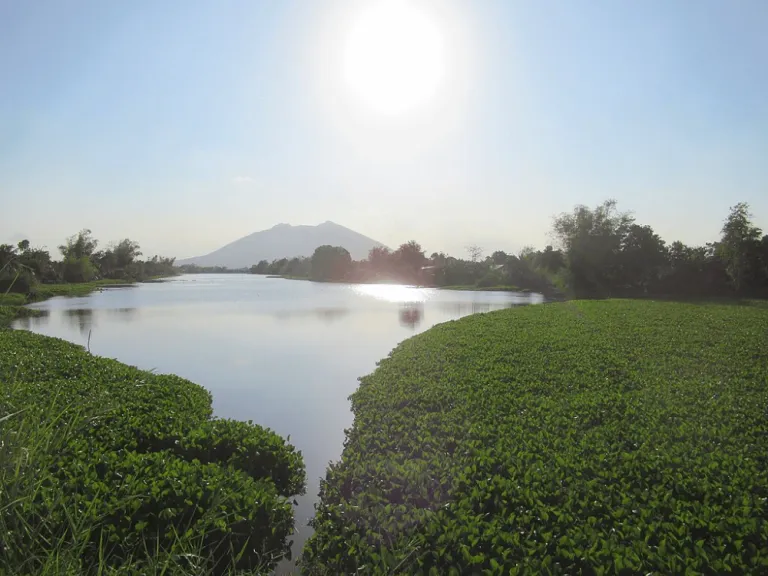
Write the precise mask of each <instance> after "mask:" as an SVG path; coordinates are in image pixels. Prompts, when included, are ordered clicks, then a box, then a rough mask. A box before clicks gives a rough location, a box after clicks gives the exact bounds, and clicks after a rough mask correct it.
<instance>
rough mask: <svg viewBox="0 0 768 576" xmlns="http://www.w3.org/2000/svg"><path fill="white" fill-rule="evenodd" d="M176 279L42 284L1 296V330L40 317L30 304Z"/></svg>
mask: <svg viewBox="0 0 768 576" xmlns="http://www.w3.org/2000/svg"><path fill="white" fill-rule="evenodd" d="M175 277H176V276H175V275H174V276H156V277H152V278H147V279H146V280H134V281H130V282H129V281H126V280H110V279H103V280H94V281H92V282H77V283H72V284H40V285H38V286H37V287H36V289H35V291H34V292H30V293H28V294H20V293H18V292H9V293H6V294H0V329H2V328H10V327H11V324H12V323H13V322H14V320H17V319H19V318H29V317H33V316H39V315H40V312H39V311H38V310H36V309H34V308H29V307H28V306H29V305H30V304H37V303H39V302H45V301H46V300H50V299H51V298H58V297H64V298H79V297H82V296H88V295H89V294H91V293H92V292H97V291H100V290H103V289H104V288H132V287H134V286H136V285H137V284H155V283H160V282H165V281H166V280H170V279H171V278H175Z"/></svg>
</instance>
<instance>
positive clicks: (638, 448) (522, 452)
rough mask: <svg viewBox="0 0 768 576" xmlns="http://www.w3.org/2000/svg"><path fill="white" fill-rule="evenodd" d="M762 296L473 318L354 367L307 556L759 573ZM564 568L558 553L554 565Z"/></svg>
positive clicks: (468, 565)
mask: <svg viewBox="0 0 768 576" xmlns="http://www.w3.org/2000/svg"><path fill="white" fill-rule="evenodd" d="M766 351H768V304H766V303H765V302H746V303H745V302H740V303H736V304H733V303H732V304H703V303H679V302H655V301H637V300H621V301H617V300H606V301H572V302H564V303H555V304H548V305H545V306H531V307H521V308H516V309H512V310H505V311H501V312H495V313H492V314H480V315H475V316H470V317H467V318H464V319H462V320H459V321H456V322H450V323H446V324H441V325H438V326H436V327H434V328H433V329H431V330H429V331H428V332H425V333H423V334H420V335H418V336H415V337H413V338H411V339H409V340H406V341H405V342H403V343H402V344H400V345H399V346H398V347H397V348H396V349H395V350H394V351H393V352H392V353H391V354H390V356H389V357H388V358H387V359H385V360H383V361H381V363H380V364H379V367H378V368H377V369H376V371H375V372H374V373H373V374H371V375H369V376H366V377H364V378H362V379H361V383H360V387H359V389H358V390H357V391H356V392H355V393H354V394H353V395H352V397H351V401H352V408H353V412H354V415H355V421H354V425H353V427H352V428H351V429H350V430H349V432H348V435H347V440H346V443H345V449H344V452H343V456H342V459H341V462H340V463H338V464H335V465H334V466H332V467H331V468H330V469H329V471H328V475H327V478H326V482H325V483H324V484H323V486H322V488H321V494H320V497H321V501H320V503H319V505H318V507H317V513H316V515H315V518H314V520H313V526H314V528H315V530H316V532H315V534H314V535H313V536H312V537H311V539H310V540H309V542H308V544H307V546H306V547H305V549H304V554H303V559H302V562H303V565H304V569H305V570H306V571H307V572H308V573H313V574H315V573H317V574H325V573H327V574H343V573H354V572H355V571H356V570H358V569H359V568H360V567H361V566H366V570H367V571H368V572H370V573H373V574H379V573H392V572H398V573H416V572H418V573H424V574H426V573H436V574H450V573H456V574H465V573H487V574H507V573H511V572H515V573H531V574H533V573H550V572H553V571H557V572H558V573H559V572H562V573H579V572H584V571H589V572H590V573H591V572H596V573H621V572H624V571H625V572H627V573H633V574H634V573H660V574H679V573H683V572H686V571H691V572H696V573H701V572H705V573H706V572H712V573H725V572H734V573H735V572H738V573H753V574H757V573H762V572H764V571H766V570H767V569H768V544H766V539H765V535H764V533H763V523H764V518H765V515H766V513H768V505H767V504H766V500H765V496H766V495H768V461H767V460H766V458H765V454H766V453H768V423H767V422H766V420H765V414H764V411H765V407H766V392H767V389H766V386H768V385H767V384H766V383H767V382H768V356H767V355H766V354H767V352H766ZM555 567H556V568H555Z"/></svg>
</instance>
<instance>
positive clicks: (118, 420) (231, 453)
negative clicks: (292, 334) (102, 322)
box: [0, 282, 305, 575]
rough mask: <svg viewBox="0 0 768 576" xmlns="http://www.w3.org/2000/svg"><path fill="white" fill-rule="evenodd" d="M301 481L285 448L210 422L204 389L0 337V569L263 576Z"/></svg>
mask: <svg viewBox="0 0 768 576" xmlns="http://www.w3.org/2000/svg"><path fill="white" fill-rule="evenodd" d="M107 285H109V286H112V287H114V286H118V285H119V284H117V283H103V282H101V283H90V285H88V286H83V285H66V286H67V287H72V286H77V288H75V289H62V288H60V287H54V288H53V289H52V290H49V292H48V294H49V296H48V297H50V296H53V295H56V296H60V295H78V296H80V295H84V294H86V293H88V292H90V291H92V290H94V289H99V288H102V287H104V286H107ZM17 300H18V299H17ZM35 314H37V311H36V310H34V309H30V308H26V307H24V306H20V305H12V306H7V305H5V306H0V327H4V328H7V327H8V326H9V325H10V323H11V321H12V320H13V319H15V318H16V317H19V316H20V315H35ZM304 486H305V472H304V464H303V460H302V457H301V454H300V453H299V452H297V451H296V449H295V448H294V447H293V446H292V445H290V444H288V443H286V442H285V440H284V439H283V438H281V437H280V436H278V435H277V434H275V433H274V432H271V431H270V430H268V429H265V428H262V427H260V426H258V425H255V424H251V423H245V422H238V421H234V420H221V419H213V418H212V398H211V395H210V393H209V392H208V391H207V390H205V389H204V388H203V387H202V386H199V385H197V384H194V383H192V382H190V381H188V380H184V379H182V378H179V377H177V376H173V375H158V374H154V373H151V372H147V371H143V370H139V369H137V368H134V367H131V366H127V365H125V364H122V363H120V362H117V361H114V360H109V359H105V358H99V357H96V356H93V355H91V354H90V353H88V352H86V351H85V350H84V349H83V348H82V347H81V346H77V345H74V344H71V343H68V342H65V341H63V340H59V339H57V338H50V337H46V336H41V335H37V334H33V333H30V332H27V331H23V330H8V329H0V549H2V553H1V554H0V574H17V573H18V574H20V573H24V574H48V573H50V574H54V573H55V574H60V573H68V574H85V573H97V572H98V573H118V572H119V573H121V574H122V573H132V574H133V573H136V574H138V573H153V574H159V573H165V574H172V575H175V574H189V573H195V574H201V575H207V574H214V573H222V572H225V571H226V570H229V569H232V570H234V569H235V568H237V569H238V570H239V569H245V570H251V571H252V573H254V574H256V573H259V574H260V573H264V572H268V571H269V570H270V569H271V568H272V567H273V566H274V565H275V564H276V562H277V561H278V560H279V559H280V558H281V557H283V556H285V555H286V554H288V551H289V545H290V542H289V540H288V538H289V536H290V534H291V533H292V531H293V504H292V501H293V497H294V496H295V495H298V494H302V493H303V492H304Z"/></svg>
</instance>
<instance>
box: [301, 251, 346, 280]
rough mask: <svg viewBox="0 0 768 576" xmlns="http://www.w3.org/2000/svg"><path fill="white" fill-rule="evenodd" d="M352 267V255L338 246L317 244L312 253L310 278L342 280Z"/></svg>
mask: <svg viewBox="0 0 768 576" xmlns="http://www.w3.org/2000/svg"><path fill="white" fill-rule="evenodd" d="M351 269H352V256H350V255H349V252H347V250H346V249H345V248H342V247H340V246H327V245H326V246H319V247H318V248H317V249H316V250H315V253H314V254H312V264H311V272H310V278H312V280H321V281H327V280H344V279H345V278H346V277H347V274H349V272H350V270H351Z"/></svg>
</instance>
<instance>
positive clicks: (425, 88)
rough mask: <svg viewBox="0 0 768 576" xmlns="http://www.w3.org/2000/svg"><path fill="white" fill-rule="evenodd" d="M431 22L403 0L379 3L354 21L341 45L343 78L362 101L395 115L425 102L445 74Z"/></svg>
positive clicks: (440, 40)
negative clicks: (344, 43) (344, 42)
mask: <svg viewBox="0 0 768 576" xmlns="http://www.w3.org/2000/svg"><path fill="white" fill-rule="evenodd" d="M444 58H445V54H444V46H443V38H442V36H441V34H440V31H439V30H438V27H437V25H436V24H435V22H434V21H433V20H432V19H430V17H429V16H428V15H427V14H426V13H425V12H423V11H422V10H420V9H419V8H418V7H416V6H414V5H413V4H412V3H410V2H408V1H407V0H387V1H381V2H379V3H377V4H375V5H373V6H369V7H368V8H367V9H366V10H364V11H363V12H362V13H361V14H360V15H359V16H358V18H357V20H356V21H354V22H353V24H352V27H351V29H350V31H349V34H348V36H347V38H346V45H345V49H344V80H345V82H346V84H347V87H348V88H349V89H350V90H351V91H352V92H353V93H354V95H355V97H356V98H358V99H359V100H360V101H361V102H362V103H363V104H365V105H366V106H368V107H370V108H371V109H373V110H374V111H376V112H379V113H382V114H399V113H402V112H405V111H408V110H411V109H413V108H415V107H417V106H419V105H422V104H424V103H426V102H428V101H429V100H430V99H431V98H432V97H433V96H434V94H435V92H436V91H437V89H438V87H439V85H440V82H441V80H442V78H443V75H444V72H445V61H444Z"/></svg>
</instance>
